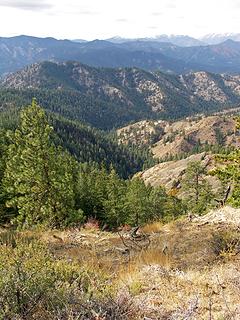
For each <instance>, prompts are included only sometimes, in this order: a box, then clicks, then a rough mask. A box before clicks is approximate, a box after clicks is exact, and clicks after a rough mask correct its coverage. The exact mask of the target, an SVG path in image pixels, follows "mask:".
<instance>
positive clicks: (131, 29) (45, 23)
mask: <svg viewBox="0 0 240 320" xmlns="http://www.w3.org/2000/svg"><path fill="white" fill-rule="evenodd" d="M239 17H240V0H121V1H115V0H41V1H34V0H0V30H1V33H0V36H14V35H19V34H27V35H33V36H39V37H47V36H52V37H55V38H58V39H65V38H68V39H87V40H93V39H97V38H98V39H106V38H109V37H112V36H122V37H129V38H135V37H151V36H155V35H159V34H188V35H191V36H194V37H200V36H202V35H204V34H208V33H226V32H233V33H240V18H239Z"/></svg>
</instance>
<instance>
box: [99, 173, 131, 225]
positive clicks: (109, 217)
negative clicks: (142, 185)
mask: <svg viewBox="0 0 240 320" xmlns="http://www.w3.org/2000/svg"><path fill="white" fill-rule="evenodd" d="M106 187H107V190H106V191H107V199H106V200H105V201H104V203H103V206H104V211H105V218H106V223H107V224H108V225H109V226H110V227H117V226H119V225H123V224H124V223H125V222H126V216H125V210H124V202H125V193H126V183H125V182H124V181H123V180H121V179H119V177H118V176H117V174H116V172H115V170H114V169H113V168H112V169H111V172H110V174H109V175H108V180H107V186H106Z"/></svg>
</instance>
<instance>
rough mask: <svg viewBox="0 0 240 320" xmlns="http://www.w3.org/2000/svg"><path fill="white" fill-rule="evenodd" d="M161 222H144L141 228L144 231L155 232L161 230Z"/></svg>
mask: <svg viewBox="0 0 240 320" xmlns="http://www.w3.org/2000/svg"><path fill="white" fill-rule="evenodd" d="M162 227H163V223H162V222H160V221H156V222H152V223H149V224H146V225H145V226H144V227H143V228H142V229H141V230H142V231H143V232H144V233H157V232H160V231H161V230H162Z"/></svg>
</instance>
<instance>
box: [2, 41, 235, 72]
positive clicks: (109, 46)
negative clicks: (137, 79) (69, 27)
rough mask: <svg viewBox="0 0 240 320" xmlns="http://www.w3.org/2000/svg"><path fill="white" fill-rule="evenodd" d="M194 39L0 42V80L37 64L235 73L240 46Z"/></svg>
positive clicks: (226, 42) (225, 42) (231, 43)
mask: <svg viewBox="0 0 240 320" xmlns="http://www.w3.org/2000/svg"><path fill="white" fill-rule="evenodd" d="M234 37H235V38H236V39H238V38H237V35H235V36H234ZM213 38H214V37H213V36H211V40H212V41H213ZM195 40H196V39H195ZM195 40H194V39H193V38H190V37H187V36H174V37H173V36H171V37H167V36H159V37H156V38H153V39H151V38H147V39H140V40H139V39H137V40H130V39H119V38H114V39H109V41H105V40H94V41H89V42H86V41H83V40H79V41H80V42H77V41H70V40H56V39H54V38H36V37H29V36H18V37H12V38H0V76H1V75H4V74H7V73H9V72H15V71H17V70H19V69H21V68H23V67H25V66H27V65H29V64H33V63H36V62H41V61H58V62H62V61H78V62H81V63H84V64H88V65H90V66H94V67H112V68H118V67H137V68H141V69H145V70H151V71H156V70H160V71H163V72H166V73H174V74H184V73H188V72H194V71H207V72H215V73H230V74H234V73H235V74H237V73H240V42H238V41H233V40H226V41H224V42H222V43H220V44H215V45H202V42H200V41H199V40H196V41H195ZM123 41H124V42H123ZM163 41H164V42H163ZM172 42H174V43H175V44H173V43H172ZM181 45H185V46H181Z"/></svg>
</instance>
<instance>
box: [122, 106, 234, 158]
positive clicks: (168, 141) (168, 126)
mask: <svg viewBox="0 0 240 320" xmlns="http://www.w3.org/2000/svg"><path fill="white" fill-rule="evenodd" d="M238 112H239V109H238ZM235 132H236V123H235V120H234V116H231V115H227V114H226V115H214V116H209V117H196V118H188V119H185V120H180V121H176V122H168V121H162V120H158V121H156V120H155V121H150V120H148V121H146V120H145V121H140V122H137V123H134V124H131V125H129V126H126V127H123V128H121V129H118V130H117V134H118V140H119V142H121V143H122V144H125V145H128V144H130V145H138V146H141V145H144V146H145V147H147V146H148V147H150V149H151V151H152V153H153V154H154V156H155V157H156V158H159V159H162V160H167V159H168V160H169V159H176V158H177V159H180V158H182V157H183V158H186V157H187V156H188V155H189V154H192V153H199V152H202V151H210V150H214V151H216V152H218V151H219V150H220V149H222V148H223V147H227V148H228V147H237V148H239V147H240V141H239V139H238V138H237V137H236V135H235Z"/></svg>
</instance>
